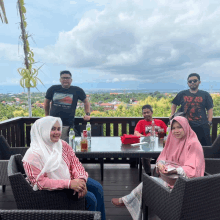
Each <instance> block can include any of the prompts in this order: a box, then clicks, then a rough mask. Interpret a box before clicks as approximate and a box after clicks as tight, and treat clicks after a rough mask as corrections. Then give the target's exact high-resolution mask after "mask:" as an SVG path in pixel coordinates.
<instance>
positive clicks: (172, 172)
mask: <svg viewBox="0 0 220 220" xmlns="http://www.w3.org/2000/svg"><path fill="white" fill-rule="evenodd" d="M165 172H166V173H167V174H177V170H176V169H175V170H170V171H167V170H165Z"/></svg>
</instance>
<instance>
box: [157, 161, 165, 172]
mask: <svg viewBox="0 0 220 220" xmlns="http://www.w3.org/2000/svg"><path fill="white" fill-rule="evenodd" d="M157 168H158V169H159V171H160V172H161V173H164V172H165V165H164V164H162V163H158V164H157Z"/></svg>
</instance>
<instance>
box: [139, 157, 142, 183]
mask: <svg viewBox="0 0 220 220" xmlns="http://www.w3.org/2000/svg"><path fill="white" fill-rule="evenodd" d="M141 178H142V161H141V157H140V158H139V181H140V182H141Z"/></svg>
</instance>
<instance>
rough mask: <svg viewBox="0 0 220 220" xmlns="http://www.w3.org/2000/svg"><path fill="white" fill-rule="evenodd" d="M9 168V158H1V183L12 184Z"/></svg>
mask: <svg viewBox="0 0 220 220" xmlns="http://www.w3.org/2000/svg"><path fill="white" fill-rule="evenodd" d="M7 169H8V160H0V185H10V182H9V179H8V172H7Z"/></svg>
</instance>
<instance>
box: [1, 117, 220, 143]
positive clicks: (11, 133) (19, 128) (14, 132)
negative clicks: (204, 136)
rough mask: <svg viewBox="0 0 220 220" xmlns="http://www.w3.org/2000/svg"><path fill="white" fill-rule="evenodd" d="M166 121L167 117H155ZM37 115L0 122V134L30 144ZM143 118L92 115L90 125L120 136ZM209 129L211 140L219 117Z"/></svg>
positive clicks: (77, 122)
mask: <svg viewBox="0 0 220 220" xmlns="http://www.w3.org/2000/svg"><path fill="white" fill-rule="evenodd" d="M155 118H157V119H161V120H163V121H164V122H165V123H166V124H167V123H168V121H169V119H168V117H155ZM37 119H38V117H32V118H28V117H18V118H12V119H9V120H6V121H2V122H0V134H1V135H3V136H4V137H5V138H6V139H7V141H8V143H9V145H10V146H12V147H23V146H30V130H31V124H33V123H34V122H35V121H36V120H37ZM141 119H143V118H141V117H140V118H138V117H129V118H126V117H123V118H122V117H108V118H104V117H92V118H91V120H90V123H91V125H102V129H103V132H102V134H103V136H121V135H122V134H125V133H126V134H133V133H134V128H135V126H136V124H137V122H138V121H139V120H141ZM212 122H213V125H212V129H211V138H212V142H213V141H214V140H215V139H216V137H217V132H218V131H217V130H218V124H220V117H214V118H213V120H212ZM85 124H86V121H84V120H83V118H79V117H76V118H75V125H76V126H77V125H85Z"/></svg>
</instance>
